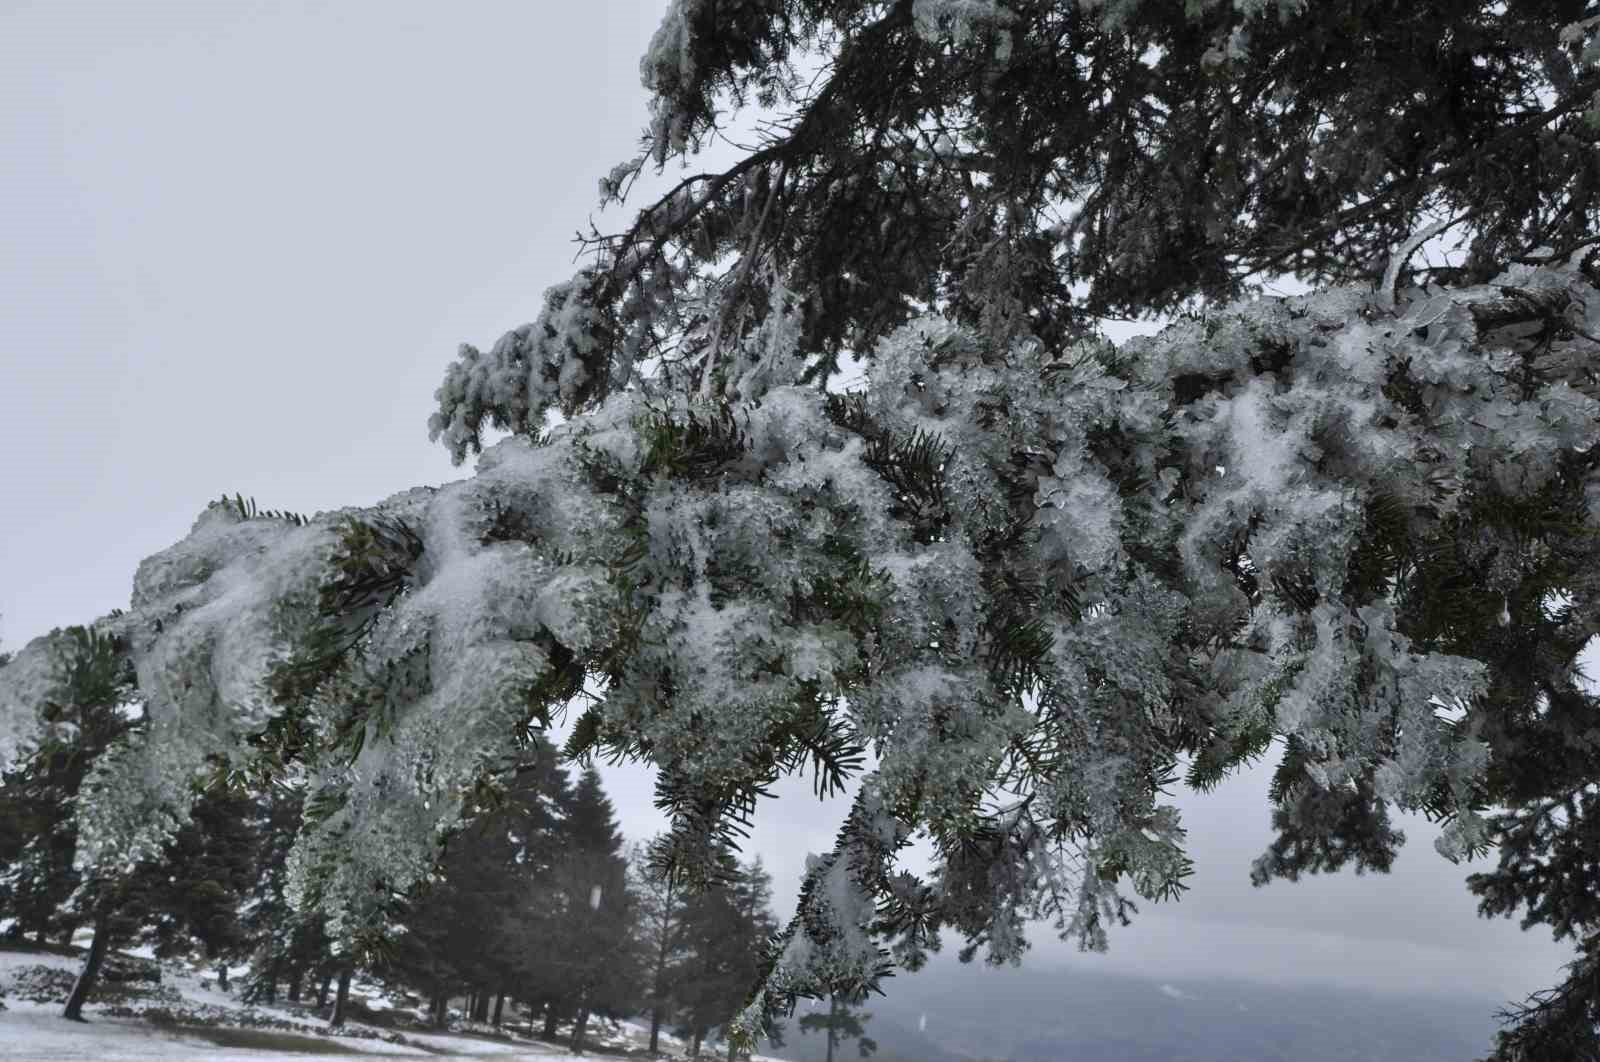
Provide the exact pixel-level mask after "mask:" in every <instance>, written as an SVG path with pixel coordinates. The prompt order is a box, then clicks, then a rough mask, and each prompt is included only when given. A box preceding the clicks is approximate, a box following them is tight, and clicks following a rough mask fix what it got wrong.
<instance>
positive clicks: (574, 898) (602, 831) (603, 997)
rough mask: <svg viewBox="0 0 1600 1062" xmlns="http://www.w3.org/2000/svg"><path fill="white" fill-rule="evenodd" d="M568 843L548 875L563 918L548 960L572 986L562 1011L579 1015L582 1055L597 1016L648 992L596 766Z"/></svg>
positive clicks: (623, 865) (566, 830) (617, 835)
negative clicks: (594, 1018) (591, 1024)
mask: <svg viewBox="0 0 1600 1062" xmlns="http://www.w3.org/2000/svg"><path fill="white" fill-rule="evenodd" d="M561 837H562V842H563V843H562V850H561V851H562V854H561V857H560V859H559V860H557V861H556V864H555V866H554V867H552V868H551V869H550V870H549V871H547V872H546V874H545V875H544V882H545V885H546V891H545V897H546V899H547V900H548V901H549V902H550V903H551V904H552V907H553V909H554V910H553V912H552V913H554V914H555V915H556V919H557V927H556V929H555V931H554V937H553V940H552V942H551V943H552V944H553V945H554V949H553V953H552V954H550V955H549V956H547V957H546V958H545V960H544V962H545V964H546V965H547V966H548V967H550V968H551V972H553V973H554V974H555V976H556V978H558V979H559V981H560V982H561V983H562V984H563V985H564V986H565V990H564V992H563V999H562V1002H563V1004H564V1007H563V1009H570V1011H571V1012H572V1014H573V1028H572V1044H571V1046H572V1050H573V1051H574V1052H579V1051H582V1050H583V1044H584V1036H585V1035H586V1032H587V1028H588V1022H589V1019H590V1017H591V1016H594V1015H599V1016H603V1017H609V1018H619V1017H622V1016H623V1015H625V1014H628V1013H630V1012H632V1011H633V1010H634V1008H635V1006H636V1005H637V1003H638V1000H639V997H640V995H641V992H642V988H643V985H642V974H643V960H644V955H643V952H642V951H641V948H640V945H639V937H638V933H637V932H636V929H637V924H638V907H637V904H636V902H635V899H634V896H633V893H632V890H631V889H630V888H629V886H628V865H627V860H626V859H625V858H624V857H623V854H622V843H623V842H622V834H621V832H620V830H619V829H618V826H617V820H616V811H615V809H614V808H613V807H612V804H611V800H610V798H609V797H607V796H606V795H605V791H604V789H603V788H602V786H601V783H600V774H599V772H598V771H596V770H595V769H594V767H592V766H590V767H588V768H586V769H585V770H584V772H583V773H582V774H581V775H580V776H579V777H578V781H577V784H576V785H575V786H574V787H573V792H572V802H571V805H570V807H569V810H568V813H567V817H566V821H565V822H564V823H563V826H562V831H561ZM556 949H559V953H555V952H556Z"/></svg>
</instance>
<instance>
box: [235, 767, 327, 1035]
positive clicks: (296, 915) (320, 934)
mask: <svg viewBox="0 0 1600 1062" xmlns="http://www.w3.org/2000/svg"><path fill="white" fill-rule="evenodd" d="M304 806H305V791H304V787H303V786H302V785H299V784H294V783H292V782H289V781H287V780H283V781H281V782H280V783H275V784H270V785H268V786H267V790H266V792H265V793H263V794H262V795H261V797H260V798H259V799H258V801H257V802H256V805H255V819H254V829H255V831H256V876H255V878H254V880H253V881H252V883H251V885H250V889H249V892H248V895H247V897H246V900H245V903H244V909H243V911H242V913H241V916H240V921H241V925H242V927H243V930H244V933H245V935H246V937H247V939H248V940H249V941H250V946H251V948H252V955H251V960H250V965H251V972H250V983H249V984H248V985H247V986H246V988H245V990H244V992H243V994H242V998H243V999H245V1000H246V1001H253V1000H265V1001H267V1002H274V1001H276V1000H277V996H278V984H279V982H280V981H286V982H287V984H286V988H287V994H288V999H289V1001H290V1002H294V1003H298V1002H300V1001H301V998H302V994H303V991H304V989H305V986H306V978H307V977H308V976H309V977H311V978H312V979H313V981H315V980H317V979H319V978H320V976H321V971H322V969H323V968H324V967H325V966H326V965H327V964H328V961H329V959H330V958H331V955H330V954H329V944H330V942H329V940H328V937H327V933H326V932H325V929H324V926H323V919H322V917H321V914H320V913H319V912H317V911H315V910H309V911H307V910H297V909H296V908H295V907H294V906H293V905H292V904H291V903H290V902H289V896H288V885H289V852H290V850H291V848H292V846H293V843H294V839H295V836H296V834H297V833H298V831H299V829H300V821H301V815H302V812H303V809H304Z"/></svg>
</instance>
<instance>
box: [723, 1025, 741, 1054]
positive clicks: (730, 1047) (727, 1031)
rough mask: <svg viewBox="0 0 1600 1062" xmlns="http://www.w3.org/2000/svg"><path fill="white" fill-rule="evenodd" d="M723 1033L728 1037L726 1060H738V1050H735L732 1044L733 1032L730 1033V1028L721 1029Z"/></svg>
mask: <svg viewBox="0 0 1600 1062" xmlns="http://www.w3.org/2000/svg"><path fill="white" fill-rule="evenodd" d="M723 1034H724V1035H725V1036H727V1037H728V1062H738V1057H739V1056H738V1052H737V1051H736V1050H735V1048H734V1046H733V1033H732V1030H723Z"/></svg>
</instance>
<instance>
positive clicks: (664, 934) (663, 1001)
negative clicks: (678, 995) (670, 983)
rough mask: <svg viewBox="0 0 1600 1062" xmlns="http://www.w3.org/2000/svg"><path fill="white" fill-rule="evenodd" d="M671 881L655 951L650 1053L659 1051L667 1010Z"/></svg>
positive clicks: (670, 881) (663, 905) (670, 935)
mask: <svg viewBox="0 0 1600 1062" xmlns="http://www.w3.org/2000/svg"><path fill="white" fill-rule="evenodd" d="M672 896H673V884H672V879H671V878H668V879H667V891H666V894H665V898H664V899H663V900H662V901H661V942H660V945H659V947H657V949H656V969H655V978H654V981H653V983H654V985H655V998H654V999H653V1000H652V1001H651V1004H652V1005H651V1007H650V1053H651V1054H652V1055H653V1054H655V1053H656V1052H657V1051H659V1050H660V1049H661V1046H660V1045H661V1021H662V1018H663V1017H665V1015H666V1009H667V957H668V955H669V954H670V952H671V950H672Z"/></svg>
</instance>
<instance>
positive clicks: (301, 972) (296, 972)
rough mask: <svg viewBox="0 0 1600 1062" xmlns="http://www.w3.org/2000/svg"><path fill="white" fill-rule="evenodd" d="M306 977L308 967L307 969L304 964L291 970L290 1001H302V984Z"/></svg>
mask: <svg viewBox="0 0 1600 1062" xmlns="http://www.w3.org/2000/svg"><path fill="white" fill-rule="evenodd" d="M305 977H306V969H305V967H304V966H296V967H295V968H294V969H292V970H290V971H289V1002H290V1003H298V1002H300V985H301V983H302V982H303V981H305Z"/></svg>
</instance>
